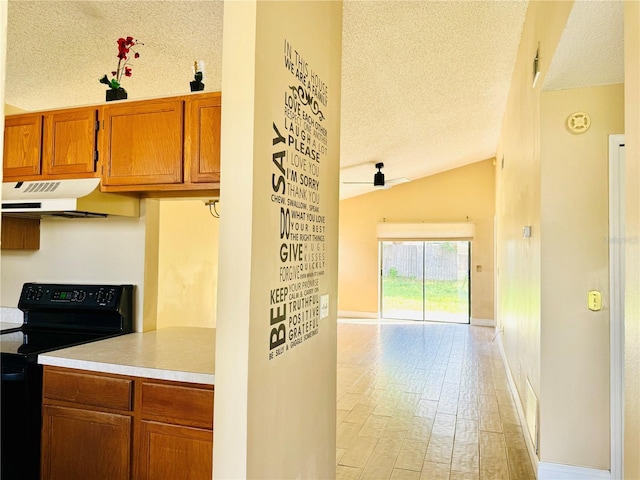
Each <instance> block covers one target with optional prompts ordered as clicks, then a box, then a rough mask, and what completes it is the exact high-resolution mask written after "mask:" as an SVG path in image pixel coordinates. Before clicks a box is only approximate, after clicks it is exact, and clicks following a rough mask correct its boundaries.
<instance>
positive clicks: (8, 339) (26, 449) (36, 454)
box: [0, 283, 134, 480]
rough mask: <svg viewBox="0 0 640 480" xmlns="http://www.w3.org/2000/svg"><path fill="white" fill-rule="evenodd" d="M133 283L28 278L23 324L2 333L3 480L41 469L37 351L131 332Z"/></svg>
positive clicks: (33, 475)
mask: <svg viewBox="0 0 640 480" xmlns="http://www.w3.org/2000/svg"><path fill="white" fill-rule="evenodd" d="M133 289H134V287H133V286H132V285H77V284H48V283H25V284H24V285H23V287H22V293H21V294H20V300H19V302H18V308H19V309H20V310H22V312H23V324H22V326H20V327H15V328H10V329H6V330H4V331H2V333H1V334H0V351H1V354H2V356H1V357H0V360H1V369H2V384H1V385H0V387H1V389H0V395H1V398H0V410H1V411H0V416H1V418H0V430H1V432H0V433H1V438H0V447H1V452H0V453H1V456H0V469H1V478H2V479H3V480H5V479H6V480H31V479H33V480H37V479H38V478H39V472H40V429H41V424H42V416H41V405H42V366H41V365H39V364H38V355H39V354H41V353H45V352H50V351H53V350H58V349H61V348H66V347H70V346H73V345H80V344H83V343H87V342H93V341H96V340H102V339H105V338H109V337H113V336H116V335H122V334H125V333H130V332H132V331H133Z"/></svg>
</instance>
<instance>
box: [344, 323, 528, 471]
mask: <svg viewBox="0 0 640 480" xmlns="http://www.w3.org/2000/svg"><path fill="white" fill-rule="evenodd" d="M493 334H494V331H493V329H491V328H486V327H473V326H468V325H447V324H436V323H421V322H416V323H377V322H376V323H369V322H363V321H360V322H354V323H348V322H346V321H340V322H339V323H338V386H337V419H336V420H337V422H336V423H337V455H336V459H337V467H336V478H337V479H338V480H346V479H354V480H356V479H360V480H364V479H377V480H381V479H393V480H400V479H406V480H440V479H449V480H454V479H455V480H461V479H480V480H483V479H495V480H516V479H517V480H534V479H535V475H534V473H533V468H532V466H531V462H530V460H529V455H528V453H527V449H526V445H525V442H524V437H523V433H522V432H523V430H522V428H521V426H520V421H519V418H518V414H517V410H516V407H515V405H514V402H513V398H512V396H511V393H510V390H509V384H508V380H507V377H506V373H505V370H504V366H503V363H502V359H501V357H500V351H499V347H498V344H497V342H494V341H492V339H493Z"/></svg>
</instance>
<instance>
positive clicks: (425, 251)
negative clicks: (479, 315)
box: [380, 240, 471, 324]
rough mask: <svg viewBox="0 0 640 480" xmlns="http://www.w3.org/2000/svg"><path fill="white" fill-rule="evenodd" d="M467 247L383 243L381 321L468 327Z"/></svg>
mask: <svg viewBox="0 0 640 480" xmlns="http://www.w3.org/2000/svg"><path fill="white" fill-rule="evenodd" d="M470 252H471V242H469V241H451V240H449V241H448V240H437V241H426V240H422V241H381V242H380V263H381V265H380V316H381V317H382V318H385V319H394V320H421V321H434V322H447V323H467V324H468V323H469V320H470V315H471V295H470V292H471V285H470V284H471V269H470V258H471V255H470Z"/></svg>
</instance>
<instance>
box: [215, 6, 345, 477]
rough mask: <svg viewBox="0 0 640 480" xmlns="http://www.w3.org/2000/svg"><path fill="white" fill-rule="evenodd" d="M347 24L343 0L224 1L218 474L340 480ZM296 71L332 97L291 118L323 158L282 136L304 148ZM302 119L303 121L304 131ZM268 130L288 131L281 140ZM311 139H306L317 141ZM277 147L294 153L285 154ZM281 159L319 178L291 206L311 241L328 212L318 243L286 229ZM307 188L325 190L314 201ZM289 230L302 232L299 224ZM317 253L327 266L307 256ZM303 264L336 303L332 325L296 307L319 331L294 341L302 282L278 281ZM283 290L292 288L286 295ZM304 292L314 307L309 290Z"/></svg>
mask: <svg viewBox="0 0 640 480" xmlns="http://www.w3.org/2000/svg"><path fill="white" fill-rule="evenodd" d="M341 29H342V3H341V2H333V1H326V2H262V1H246V2H225V15H224V42H223V44H224V47H223V48H224V52H223V65H224V69H223V85H222V90H223V91H224V92H225V94H224V96H223V99H222V145H221V167H222V172H221V175H222V177H223V178H224V179H225V180H224V184H223V185H222V188H221V191H220V194H221V198H220V201H221V205H222V207H223V213H222V216H221V219H220V252H223V253H222V254H221V255H220V260H219V274H220V278H221V279H224V281H221V282H220V283H219V285H218V313H217V319H216V323H217V337H216V408H215V412H214V417H215V418H214V423H215V425H216V432H215V435H216V441H215V442H214V443H215V446H214V459H215V460H214V477H215V478H220V479H232V478H260V479H268V478H273V479H283V478H334V477H335V458H336V457H335V455H336V448H335V442H336V436H335V434H336V430H335V421H336V417H335V408H336V403H335V402H336V298H337V243H338V242H337V239H338V190H339V188H338V186H339V185H338V181H339V149H340V145H339V143H340V73H341V72H340V67H341V51H342V44H341ZM287 45H291V46H292V48H291V49H288V48H287ZM294 52H298V54H299V55H301V57H302V59H300V58H298V59H297V60H300V62H298V61H295V60H294V61H295V64H294V66H293V69H292V71H289V69H287V68H286V62H285V61H284V60H285V58H288V56H289V53H290V54H291V57H292V58H294V59H295V58H296V57H295V56H294ZM305 62H306V65H307V68H304V64H305ZM301 65H302V67H301ZM299 68H302V69H303V70H304V72H303V73H302V75H304V74H305V72H307V73H308V74H309V75H311V74H312V73H315V74H317V75H319V78H320V79H321V80H322V82H324V83H325V84H326V85H327V86H328V92H329V93H328V97H327V98H328V102H327V103H326V104H324V103H321V104H320V105H319V106H318V108H319V109H320V110H321V111H322V113H323V116H320V115H319V114H317V111H316V112H315V113H314V110H312V108H311V107H310V106H308V105H305V104H304V103H305V102H302V105H300V107H299V110H297V109H296V111H297V112H299V114H298V113H293V117H295V118H298V119H300V118H301V117H302V115H303V112H304V115H305V116H307V117H310V118H312V119H313V121H314V125H316V123H317V124H322V125H323V126H324V127H325V128H326V131H327V140H328V142H327V145H326V148H327V152H325V153H323V154H322V155H321V157H320V161H319V162H316V163H313V162H315V160H312V159H311V158H310V157H309V155H307V154H305V153H301V152H300V151H298V150H296V147H295V145H294V144H293V143H292V142H290V141H289V140H288V137H289V135H291V136H292V137H293V138H297V139H298V145H299V142H300V141H301V140H302V137H301V135H302V134H301V133H299V132H298V131H297V129H296V128H295V127H293V130H289V125H291V117H289V116H286V115H285V99H287V98H288V95H289V94H291V92H292V91H291V89H290V87H291V86H295V87H302V84H301V83H300V82H299V80H298V78H297V77H296V75H295V72H296V70H297V69H299ZM308 78H309V79H310V80H311V78H312V77H311V76H310V77H308ZM313 78H315V77H313ZM303 88H304V87H303ZM298 115H300V117H298ZM287 119H289V120H287ZM294 123H296V122H294ZM303 124H304V122H298V123H296V125H297V126H299V127H300V129H303V128H304V127H303ZM274 125H275V126H276V127H277V128H278V129H279V131H280V132H281V133H283V134H285V135H286V136H287V139H286V140H285V143H284V144H283V143H281V142H280V141H279V140H278V138H279V137H278V136H277V135H276V134H275V131H274ZM314 129H315V126H314ZM312 138H315V137H312ZM274 139H275V141H274ZM313 142H314V141H313V140H309V141H306V140H305V144H306V145H309V146H311V147H312V146H313ZM299 148H302V147H299ZM316 148H320V147H318V146H317V142H316ZM302 149H303V150H304V148H302ZM320 150H322V149H321V148H320ZM283 151H284V152H286V155H284V156H279V155H278V153H279V152H283ZM296 152H297V153H296ZM296 157H297V158H298V159H300V158H301V157H303V158H306V161H305V165H306V166H305V167H302V166H299V167H296V166H295V165H294V159H295V158H296ZM280 161H282V162H283V165H282V166H283V168H285V169H286V170H285V172H286V173H285V174H284V175H286V179H287V182H288V183H289V184H293V183H295V182H296V181H295V180H294V179H293V176H292V175H291V170H292V169H294V170H296V171H297V172H298V174H299V176H298V182H299V179H300V178H302V177H301V175H302V173H305V174H307V175H310V176H311V177H312V178H313V179H315V180H318V181H319V184H318V185H316V184H314V187H309V188H305V189H304V190H305V191H306V192H307V194H308V195H307V196H308V200H307V201H306V202H305V203H306V204H307V208H303V207H299V206H296V207H292V206H290V207H289V208H293V209H295V210H297V211H298V212H299V213H300V212H301V213H304V214H305V218H304V219H302V220H300V223H301V224H303V225H308V226H309V233H312V230H311V227H312V226H315V227H319V226H320V223H319V222H318V221H316V220H312V219H311V218H310V215H311V214H312V213H318V214H319V215H322V216H324V218H325V220H326V221H325V222H324V224H323V225H324V232H323V235H324V240H317V241H316V240H314V242H313V243H310V242H309V241H308V240H306V239H304V238H302V237H298V238H294V237H293V236H290V237H289V238H286V237H284V236H282V235H281V229H280V218H281V211H280V208H281V205H282V206H283V207H286V206H288V204H287V203H286V201H285V204H284V205H283V204H280V203H278V202H277V200H278V199H279V196H282V198H283V199H285V200H291V199H292V198H296V196H295V194H293V193H291V188H290V187H287V188H286V193H284V192H282V189H281V188H280V186H278V185H280V183H279V181H278V179H279V178H280V176H281V173H280V169H279V167H278V165H277V164H278V162H280ZM311 165H314V166H317V167H318V171H316V172H315V173H314V170H313V169H312V168H311ZM298 184H299V183H298ZM274 186H275V188H274ZM276 190H277V191H278V192H281V193H278V194H276V193H275V191H276ZM311 191H313V192H314V193H317V194H318V196H319V200H318V201H317V202H316V201H314V200H312V198H314V197H315V196H312V194H311ZM297 198H298V199H300V198H299V197H297ZM308 205H315V206H317V207H318V208H319V209H320V211H319V212H313V211H312V210H311V209H309V208H308ZM291 233H295V234H298V233H296V231H295V228H293V227H292V231H291ZM289 243H294V244H296V249H297V248H298V247H297V245H300V244H301V245H303V246H304V257H305V258H304V259H303V260H301V261H298V260H297V259H294V260H290V259H285V260H282V259H281V256H280V252H281V251H282V250H281V245H282V244H289ZM318 248H319V249H320V251H321V252H322V253H323V260H322V261H323V262H324V265H323V266H319V264H316V263H314V262H313V258H311V254H313V252H317V251H318V250H317V249H318ZM287 251H293V249H289V248H288V247H287ZM307 257H308V258H307ZM298 266H300V267H301V269H302V272H303V273H304V274H305V277H304V282H306V281H307V280H308V279H312V280H317V289H315V287H312V290H313V291H317V294H318V295H319V296H320V297H322V296H325V295H326V296H327V298H328V300H329V301H328V314H327V316H326V317H321V315H319V312H318V311H317V310H316V309H315V308H314V307H313V306H312V304H313V301H311V302H310V304H308V305H306V306H302V307H299V308H300V309H301V310H295V311H296V312H302V313H303V314H304V318H305V320H304V323H305V324H306V325H309V323H308V322H309V321H310V320H316V321H317V322H318V323H317V327H316V330H317V334H316V335H313V336H311V337H306V336H302V335H301V336H299V337H298V336H296V337H297V338H300V340H301V341H302V343H300V344H296V343H293V342H292V341H291V339H292V336H291V334H292V333H294V332H295V331H294V330H293V322H294V316H293V314H294V307H293V306H292V303H291V302H293V300H294V296H295V292H294V290H293V287H294V286H297V287H300V286H301V285H302V283H301V282H302V281H303V279H302V278H301V279H300V281H298V279H297V278H294V279H289V278H288V277H285V278H283V277H282V276H281V272H282V270H281V269H282V268H285V267H298ZM294 271H296V272H300V270H299V269H297V268H294ZM307 275H309V276H307ZM285 287H286V288H289V290H288V293H286V292H285V291H284V290H281V289H283V288H285ZM304 289H305V291H306V290H308V289H309V287H304ZM303 298H305V299H307V300H313V299H311V298H310V297H308V296H307V294H303ZM316 301H317V300H316ZM285 305H286V307H285ZM314 305H317V304H314ZM285 308H286V310H285ZM283 312H286V315H284V317H285V319H284V320H283V321H282V322H281V321H280V317H281V316H282V315H283ZM281 326H282V327H283V328H284V329H285V338H286V341H285V343H284V344H283V345H281V346H279V347H277V349H276V347H273V346H272V343H273V341H274V333H273V332H274V329H276V338H278V336H279V332H280V330H279V329H280V327H281ZM310 328H311V329H313V328H314V327H313V326H311V327H310ZM306 331H307V330H306V329H305V332H306ZM297 338H296V339H297ZM280 347H282V348H280Z"/></svg>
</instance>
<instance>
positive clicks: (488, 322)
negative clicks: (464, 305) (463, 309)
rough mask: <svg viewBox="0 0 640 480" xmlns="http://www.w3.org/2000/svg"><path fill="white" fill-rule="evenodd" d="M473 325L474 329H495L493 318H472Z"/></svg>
mask: <svg viewBox="0 0 640 480" xmlns="http://www.w3.org/2000/svg"><path fill="white" fill-rule="evenodd" d="M471 325H473V326H474V327H494V326H495V322H494V321H493V318H471Z"/></svg>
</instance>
